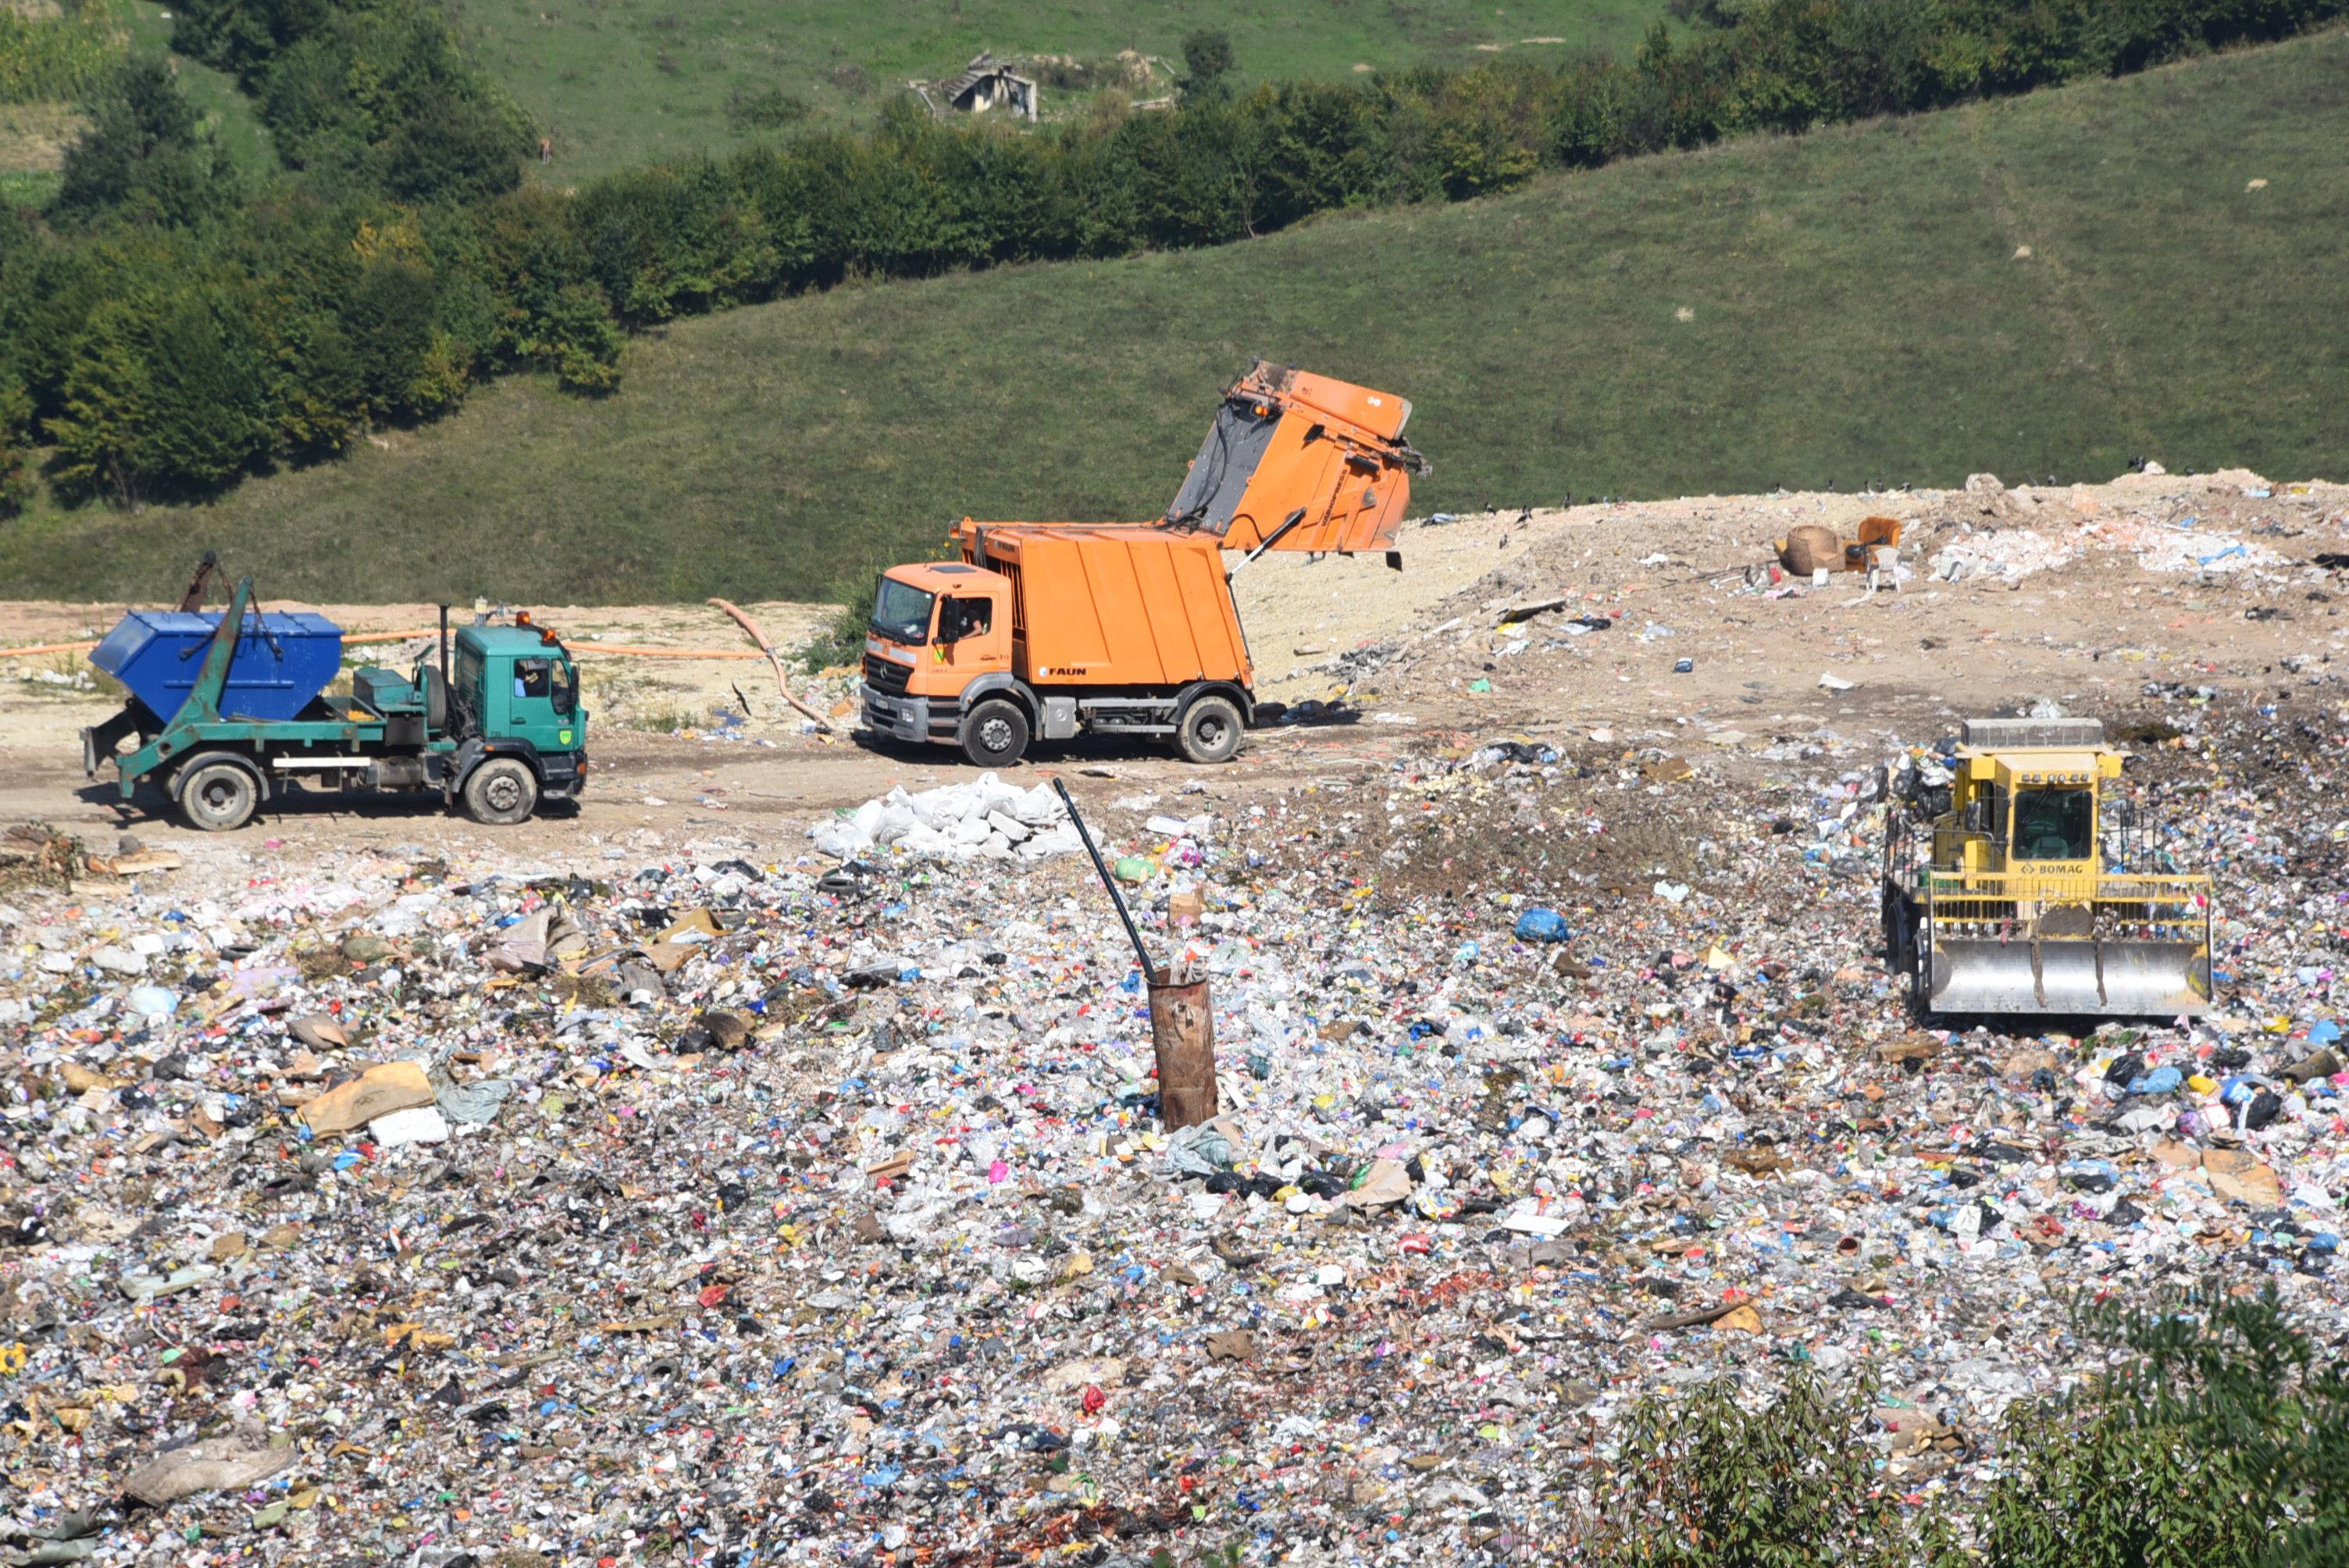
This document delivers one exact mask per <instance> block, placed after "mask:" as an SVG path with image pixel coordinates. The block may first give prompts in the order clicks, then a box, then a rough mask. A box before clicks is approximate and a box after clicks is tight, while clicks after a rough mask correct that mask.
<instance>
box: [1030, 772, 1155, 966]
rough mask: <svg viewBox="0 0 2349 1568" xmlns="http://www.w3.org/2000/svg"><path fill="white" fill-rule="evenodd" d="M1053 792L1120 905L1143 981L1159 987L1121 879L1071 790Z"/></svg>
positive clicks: (1111, 897)
mask: <svg viewBox="0 0 2349 1568" xmlns="http://www.w3.org/2000/svg"><path fill="white" fill-rule="evenodd" d="M1052 788H1053V789H1056V790H1058V791H1059V792H1060V796H1061V805H1063V806H1066V807H1067V808H1068V809H1069V820H1070V821H1071V822H1074V823H1075V824H1076V825H1077V837H1078V839H1079V840H1081V841H1082V842H1083V844H1084V846H1085V853H1087V854H1089V855H1091V856H1092V858H1093V870H1094V871H1096V872H1100V873H1101V880H1102V886H1103V887H1105V888H1107V889H1109V901H1110V903H1113V904H1115V905H1117V917H1118V919H1120V920H1122V921H1123V922H1125V934H1126V935H1128V936H1130V937H1132V938H1133V955H1134V956H1135V957H1136V958H1139V959H1140V960H1142V977H1143V979H1144V980H1147V981H1149V982H1150V983H1151V984H1152V985H1157V984H1158V965H1155V964H1153V963H1152V962H1150V950H1149V949H1148V948H1146V947H1144V946H1143V945H1142V933H1141V931H1140V930H1138V929H1137V928H1136V927H1135V926H1134V923H1133V914H1132V913H1130V912H1129V911H1128V910H1127V909H1126V907H1125V895H1124V894H1123V893H1122V892H1118V891H1117V879H1115V878H1114V877H1112V876H1111V875H1110V874H1109V867H1108V866H1107V865H1106V864H1104V863H1103V862H1102V855H1101V851H1099V850H1097V849H1095V848H1093V836H1092V834H1091V833H1089V832H1087V831H1086V830H1085V820H1084V819H1083V818H1082V817H1080V816H1078V815H1077V803H1076V802H1075V801H1074V800H1072V799H1070V798H1069V787H1068V786H1067V785H1066V784H1063V783H1061V781H1060V780H1059V779H1053V780H1052Z"/></svg>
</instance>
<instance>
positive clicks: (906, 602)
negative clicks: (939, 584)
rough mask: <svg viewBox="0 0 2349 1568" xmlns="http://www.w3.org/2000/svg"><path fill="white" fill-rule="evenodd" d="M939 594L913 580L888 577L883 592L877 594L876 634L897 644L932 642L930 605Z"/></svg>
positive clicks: (874, 602)
mask: <svg viewBox="0 0 2349 1568" xmlns="http://www.w3.org/2000/svg"><path fill="white" fill-rule="evenodd" d="M937 597H938V596H937V595H936V594H935V593H930V592H928V591H927V590H926V589H921V588H916V587H915V586H914V585H913V584H912V583H900V582H899V581H898V580H897V579H895V577H884V578H883V579H881V591H880V592H879V593H875V594H874V596H873V634H874V636H876V637H886V638H888V639H889V641H891V642H893V643H926V642H928V641H929V640H930V606H931V605H932V604H934V603H936V602H937Z"/></svg>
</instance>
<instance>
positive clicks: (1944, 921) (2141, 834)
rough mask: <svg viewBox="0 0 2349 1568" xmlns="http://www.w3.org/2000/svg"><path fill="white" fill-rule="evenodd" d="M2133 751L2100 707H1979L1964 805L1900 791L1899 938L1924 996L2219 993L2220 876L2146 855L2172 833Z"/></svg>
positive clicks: (1961, 749) (1892, 953)
mask: <svg viewBox="0 0 2349 1568" xmlns="http://www.w3.org/2000/svg"><path fill="white" fill-rule="evenodd" d="M2121 762H2122V753H2121V752H2119V751H2117V750H2116V749H2114V748H2111V747H2108V746H2106V744H2105V734H2104V727H2103V725H2101V724H2100V723H2098V722H2097V721H2096V720H2095V719H2076V718H2064V719H2028V718H1987V719H1983V718H1977V719H1969V720H1967V721H1966V722H1965V723H1964V725H1963V726H1962V727H1961V732H1960V744H1959V746H1958V748H1957V751H1956V753H1955V755H1954V756H1952V757H1951V758H1950V767H1951V774H1952V778H1951V785H1950V802H1949V809H1948V810H1946V811H1943V812H1941V813H1940V814H1939V815H1934V816H1930V817H1929V818H1926V819H1923V820H1918V819H1917V818H1915V817H1913V816H1912V815H1910V814H1909V813H1907V812H1904V811H1903V810H1901V808H1900V807H1899V805H1898V804H1897V803H1894V804H1891V805H1890V809H1889V810H1888V813H1887V816H1886V830H1885V837H1884V938H1885V952H1886V957H1887V959H1888V961H1889V963H1890V964H1891V965H1893V967H1894V969H1895V970H1896V971H1897V972H1905V973H1907V974H1908V975H1909V977H1910V985H1911V987H1912V991H1911V995H1913V997H1914V998H1915V1002H1916V1006H1917V1007H1918V1008H1919V1010H1920V1012H1923V1013H1927V1014H1933V1013H1941V1014H2002V1013H2054V1014H2085V1015H2095V1014H2102V1015H2106V1016H2176V1015H2180V1014H2183V1015H2189V1016H2190V1015H2194V1014H2199V1013H2202V1012H2205V1011H2207V1010H2208V1009H2209V1006H2210V879H2209V877H2207V876H2200V875H2190V874H2189V875H2179V874H2174V873H2157V872H2149V871H2147V870H2143V869H2140V868H2141V867H2144V866H2147V865H2149V864H2150V863H2152V862H2153V861H2154V859H2155V857H2156V856H2157V855H2158V852H2159V850H2158V844H2159V837H2158V831H2157V830H2154V829H2152V828H2151V827H2150V826H2149V825H2147V824H2146V823H2144V822H2142V821H2140V820H2137V817H2136V814H2135V813H2134V811H2132V810H2129V809H2128V808H2127V807H2125V806H2123V805H2122V804H2120V802H2119V801H2118V800H2117V799H2116V796H2117V795H2118V793H2119V791H2118V788H2117V781H2118V779H2120V776H2121Z"/></svg>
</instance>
